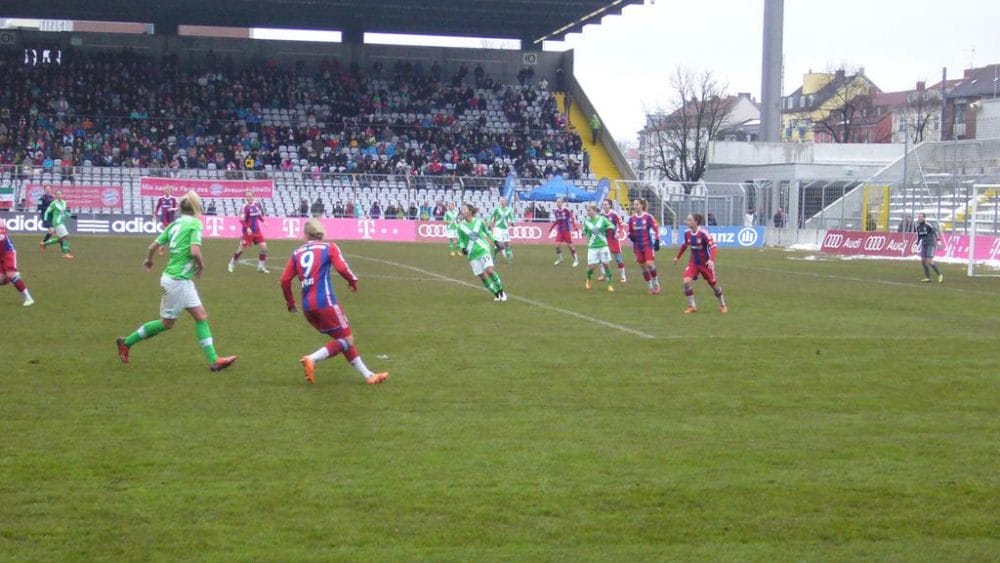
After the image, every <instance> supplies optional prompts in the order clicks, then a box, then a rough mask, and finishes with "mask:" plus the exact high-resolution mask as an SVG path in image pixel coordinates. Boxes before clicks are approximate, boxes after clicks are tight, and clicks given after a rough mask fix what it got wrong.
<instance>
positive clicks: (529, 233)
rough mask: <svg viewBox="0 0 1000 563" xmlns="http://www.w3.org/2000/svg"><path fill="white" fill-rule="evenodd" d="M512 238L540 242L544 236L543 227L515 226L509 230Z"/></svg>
mask: <svg viewBox="0 0 1000 563" xmlns="http://www.w3.org/2000/svg"><path fill="white" fill-rule="evenodd" d="M507 232H508V233H510V238H512V239H521V240H538V239H540V238H542V237H543V236H544V235H543V233H542V228H541V227H524V226H514V227H511V228H510V229H508V230H507Z"/></svg>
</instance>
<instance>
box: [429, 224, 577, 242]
mask: <svg viewBox="0 0 1000 563" xmlns="http://www.w3.org/2000/svg"><path fill="white" fill-rule="evenodd" d="M416 225H417V238H416V241H417V242H442V241H447V240H448V227H447V226H446V223H444V222H443V221H417V222H416ZM551 226H552V223H514V224H513V225H512V226H511V227H510V228H509V229H507V232H508V233H510V241H511V243H512V244H555V240H556V232H555V230H552V231H551V232H550V231H549V227H551ZM582 238H583V236H582V235H581V234H580V231H573V240H574V241H579V240H582Z"/></svg>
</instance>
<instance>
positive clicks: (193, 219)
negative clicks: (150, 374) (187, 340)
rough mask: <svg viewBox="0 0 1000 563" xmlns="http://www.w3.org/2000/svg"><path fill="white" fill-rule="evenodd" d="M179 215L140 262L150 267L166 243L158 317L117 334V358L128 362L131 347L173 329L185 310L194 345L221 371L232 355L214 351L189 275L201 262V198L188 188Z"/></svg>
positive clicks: (194, 274)
mask: <svg viewBox="0 0 1000 563" xmlns="http://www.w3.org/2000/svg"><path fill="white" fill-rule="evenodd" d="M179 208H180V212H181V216H180V217H179V218H178V219H177V220H176V221H174V222H173V223H171V224H170V225H169V226H168V227H167V228H166V230H165V231H163V232H162V233H160V236H158V237H156V240H154V241H153V242H152V243H151V244H150V245H149V248H148V249H147V250H146V260H145V261H144V262H143V263H142V265H143V267H145V268H146V271H147V272H150V271H152V270H153V256H154V255H155V254H156V251H157V249H159V248H160V247H161V246H166V247H167V251H168V253H169V255H170V257H169V258H168V259H167V267H166V269H164V270H163V275H162V276H161V277H160V289H161V290H162V292H163V297H161V298H160V318H159V319H157V320H155V321H149V322H148V323H146V324H144V325H142V326H140V327H139V328H138V329H137V330H136V331H135V332H133V333H132V334H130V335H129V336H127V337H125V338H122V337H120V336H119V337H118V338H117V340H116V341H115V342H116V343H117V344H118V357H119V358H120V359H121V361H122V363H126V364H127V363H128V362H129V353H130V351H131V349H132V346H135V345H136V344H137V343H138V342H140V341H142V340H146V339H149V338H153V337H154V336H156V335H157V334H160V333H161V332H164V331H167V330H170V329H171V328H173V326H174V323H175V322H177V317H179V316H180V314H181V313H182V312H183V311H185V310H186V311H187V312H188V313H189V314H190V315H191V317H192V318H193V319H194V333H195V336H196V337H197V338H198V345H199V346H201V351H202V353H203V354H205V358H207V359H208V367H209V369H210V370H212V371H222V370H224V369H226V368H228V367H229V366H231V365H233V363H235V362H236V356H219V355H218V354H217V353H216V352H215V341H214V340H213V339H212V330H211V329H210V328H209V326H208V313H207V312H206V311H205V307H204V306H202V304H201V298H200V297H199V296H198V290H197V288H195V286H194V280H193V279H192V278H195V277H201V273H202V271H204V269H205V263H204V261H203V259H202V255H201V229H202V225H201V220H199V219H198V216H199V215H201V198H200V197H198V194H197V193H195V192H193V191H190V192H188V193H187V194H186V195H185V196H184V197H182V198H181V201H180V205H179Z"/></svg>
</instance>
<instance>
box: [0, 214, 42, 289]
mask: <svg viewBox="0 0 1000 563" xmlns="http://www.w3.org/2000/svg"><path fill="white" fill-rule="evenodd" d="M8 283H9V284H12V285H13V286H14V289H16V290H17V291H18V292H20V293H21V296H22V297H24V306H25V307H31V306H32V305H34V304H35V300H34V299H32V298H31V293H29V292H28V288H27V286H25V285H24V280H22V279H21V274H20V273H19V272H18V271H17V250H15V249H14V241H12V240H10V236H8V235H7V225H5V224H4V222H3V221H2V220H0V285H7V284H8Z"/></svg>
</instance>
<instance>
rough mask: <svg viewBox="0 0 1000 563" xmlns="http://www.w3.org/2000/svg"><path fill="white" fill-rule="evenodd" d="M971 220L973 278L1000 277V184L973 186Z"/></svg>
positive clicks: (968, 271)
mask: <svg viewBox="0 0 1000 563" xmlns="http://www.w3.org/2000/svg"><path fill="white" fill-rule="evenodd" d="M968 217H969V257H968V267H967V271H966V273H967V274H968V276H969V277H977V276H979V277H987V276H988V277H1000V184H975V185H973V186H972V199H971V200H970V201H969V208H968ZM987 245H988V246H987Z"/></svg>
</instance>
